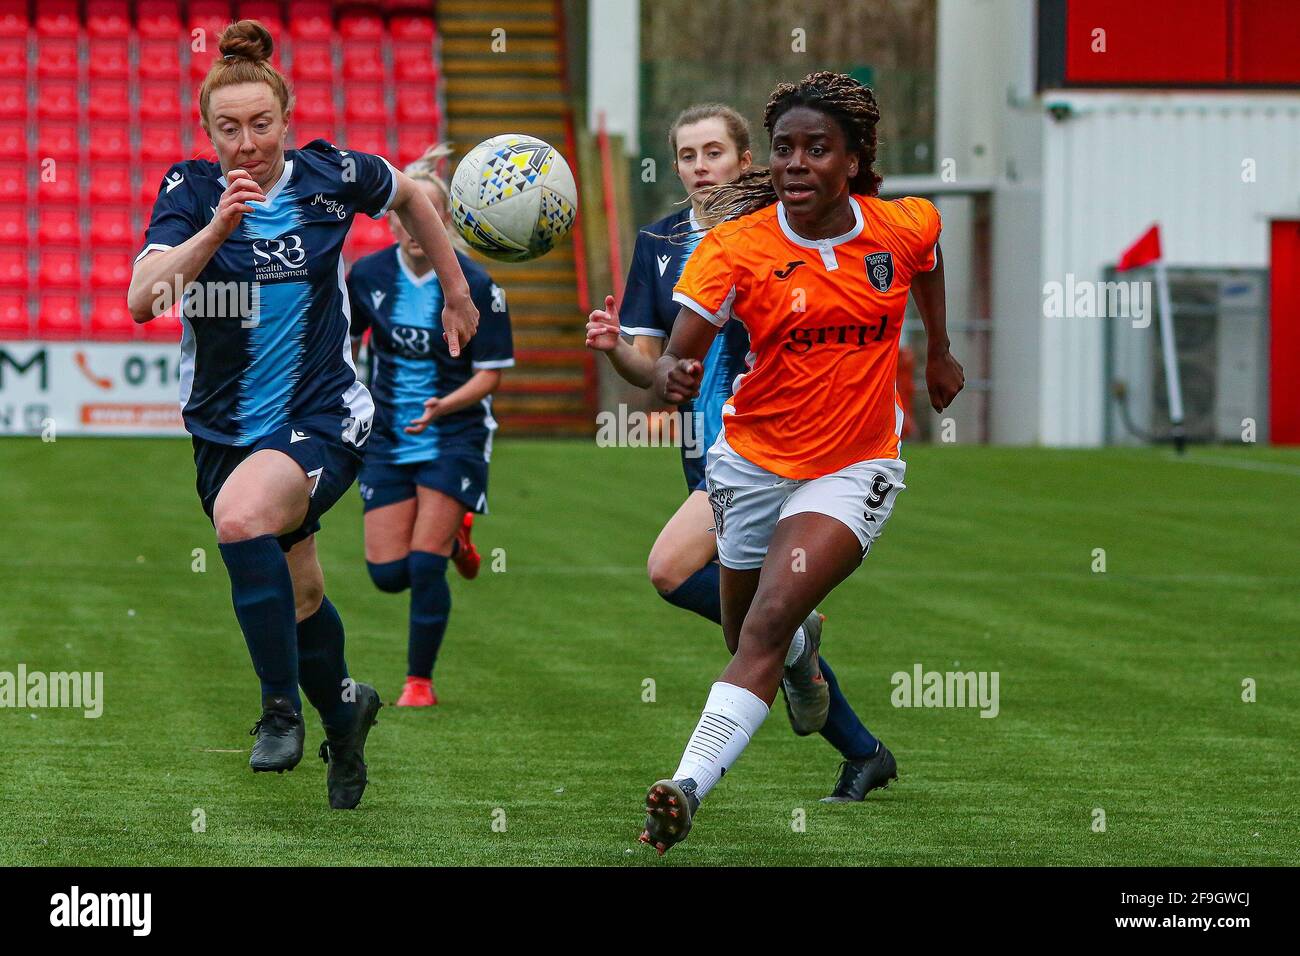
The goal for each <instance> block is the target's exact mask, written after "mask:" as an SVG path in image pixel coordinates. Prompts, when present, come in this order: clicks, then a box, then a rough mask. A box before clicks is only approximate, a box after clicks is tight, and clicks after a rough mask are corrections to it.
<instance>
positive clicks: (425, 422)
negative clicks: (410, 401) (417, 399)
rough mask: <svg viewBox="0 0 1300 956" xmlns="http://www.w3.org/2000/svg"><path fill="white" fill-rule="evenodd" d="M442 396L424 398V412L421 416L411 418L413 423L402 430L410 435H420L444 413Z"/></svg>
mask: <svg viewBox="0 0 1300 956" xmlns="http://www.w3.org/2000/svg"><path fill="white" fill-rule="evenodd" d="M441 406H442V399H441V398H437V397H434V398H426V399H425V400H424V414H423V415H421V416H420V417H419V418H413V419H411V424H409V425H407V426H406V427H405V428H403V429H402V431H404V432H406V434H408V435H418V434H420V432H422V431H424V430H425V429H426V428H428V427H429V425H430V423H431V422H432V421H433V420H434V419H435V418H437V417H438V416H439V415H441V414H442V408H441Z"/></svg>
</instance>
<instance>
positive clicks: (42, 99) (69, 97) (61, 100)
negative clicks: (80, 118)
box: [36, 80, 81, 120]
mask: <svg viewBox="0 0 1300 956" xmlns="http://www.w3.org/2000/svg"><path fill="white" fill-rule="evenodd" d="M80 111H81V97H80V94H79V92H78V89H77V81H76V80H46V81H44V82H43V83H41V85H40V87H39V88H38V89H37V91H36V115H37V116H39V117H40V118H41V119H43V120H45V119H70V120H75V119H76V118H77V114H78V113H79V112H80Z"/></svg>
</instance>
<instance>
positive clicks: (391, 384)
mask: <svg viewBox="0 0 1300 956" xmlns="http://www.w3.org/2000/svg"><path fill="white" fill-rule="evenodd" d="M448 152H450V150H449V149H447V148H446V147H432V148H430V149H429V151H428V152H426V153H425V155H424V156H423V157H421V158H420V159H418V160H416V161H415V162H414V163H412V164H411V165H409V166H407V167H406V170H405V172H406V174H407V176H409V177H410V178H411V179H412V181H414V182H415V183H416V184H417V186H418V188H419V189H421V190H423V191H424V192H425V194H426V195H428V197H429V199H430V200H431V201H432V202H433V205H434V208H436V209H437V210H438V214H439V215H440V216H441V217H442V219H443V221H444V222H450V214H449V212H448V198H449V197H448V192H447V184H446V183H445V182H443V181H442V180H441V179H440V178H439V177H438V175H437V172H436V168H437V167H436V164H437V162H438V160H439V159H441V158H442V157H443V156H445V155H447V153H448ZM388 224H389V227H390V228H391V229H392V231H393V235H394V236H395V237H396V238H397V242H396V243H395V244H394V245H392V246H389V247H388V248H387V249H384V250H382V251H380V252H376V253H375V254H374V255H370V256H365V257H364V258H362V259H359V260H358V261H357V262H356V264H354V265H353V267H352V271H351V273H350V274H349V275H348V293H349V297H350V299H351V303H352V343H353V355H354V357H355V355H356V354H357V348H358V346H359V345H360V343H361V336H362V335H363V334H364V333H365V332H366V331H367V330H369V331H370V351H369V369H370V376H369V382H370V390H371V392H372V394H373V395H374V400H375V427H374V431H373V432H372V433H371V437H370V447H369V448H368V449H367V451H366V463H365V465H364V467H363V468H362V471H361V500H362V506H363V507H364V509H365V525H366V567H367V568H368V569H369V570H370V577H371V579H372V580H373V581H374V582H375V586H376V587H378V588H379V589H380V590H381V591H388V592H390V593H398V592H401V591H405V590H407V589H408V588H409V589H410V592H411V599H410V618H409V629H408V637H407V671H406V675H407V676H406V685H405V687H404V688H403V689H402V694H401V696H400V697H399V698H398V700H397V706H398V707H429V706H432V705H434V704H436V703H438V695H437V693H436V692H435V691H434V688H433V666H434V663H435V661H436V660H437V656H438V650H439V648H440V647H441V646H442V638H443V635H444V634H445V633H446V629H447V620H448V617H449V616H450V614H451V590H450V588H448V587H447V562H448V561H449V560H450V561H451V562H453V563H454V564H455V565H456V569H457V570H458V571H459V572H460V574H461V576H462V577H465V578H472V577H474V576H475V575H476V574H478V568H479V556H478V552H477V550H475V548H474V545H473V542H472V541H471V540H470V528H471V526H472V521H473V516H474V515H475V514H482V513H484V512H486V511H487V480H488V462H489V461H490V460H491V457H492V435H493V433H494V432H495V431H496V428H497V423H496V420H495V419H494V418H493V417H492V393H493V392H495V391H496V389H497V387H498V386H499V385H500V384H501V372H502V370H503V369H506V368H509V367H510V366H512V365H514V364H515V359H514V351H513V347H512V343H511V336H510V313H509V311H508V309H507V308H506V297H505V292H504V291H503V290H502V289H501V287H500V286H498V285H497V284H496V283H494V282H493V281H492V277H491V276H489V275H488V274H487V272H486V271H484V269H483V268H482V267H481V266H480V265H478V264H477V263H476V262H474V261H473V260H472V259H470V258H469V257H468V256H465V255H462V254H460V253H459V252H458V253H457V254H456V255H457V258H458V259H459V261H460V266H461V269H462V271H463V272H464V273H465V277H466V279H467V280H468V282H469V287H470V294H471V296H472V298H473V300H474V304H475V305H476V306H477V307H478V311H479V316H480V322H479V327H478V333H477V334H476V335H475V336H474V340H473V341H472V342H470V345H469V348H468V349H466V350H465V351H464V352H462V353H461V354H460V355H459V356H453V355H452V354H450V352H449V350H448V348H447V346H446V344H445V343H444V342H443V340H442V337H441V335H439V332H440V331H441V330H442V323H443V316H444V314H445V313H444V309H445V308H446V297H445V296H444V294H443V290H442V286H441V284H440V282H439V279H438V276H437V273H436V271H435V270H434V267H433V262H432V260H431V258H430V256H429V254H428V253H427V252H426V251H425V249H424V247H423V246H422V245H421V244H420V242H419V240H417V239H416V238H415V237H414V236H413V235H411V233H410V231H409V230H407V229H406V228H405V227H404V226H403V225H402V222H401V221H400V219H399V218H398V217H397V216H393V215H390V216H389V218H388Z"/></svg>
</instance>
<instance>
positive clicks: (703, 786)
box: [673, 681, 768, 800]
mask: <svg viewBox="0 0 1300 956" xmlns="http://www.w3.org/2000/svg"><path fill="white" fill-rule="evenodd" d="M767 710H768V708H767V704H765V703H763V702H762V701H761V700H759V699H758V698H757V697H756V696H754V695H753V694H752V693H750V692H749V691H747V690H745V688H743V687H737V686H736V685H735V684H727V683H724V682H722V681H718V682H717V683H716V684H714V685H713V687H712V688H711V689H710V690H709V699H708V701H707V702H706V703H705V704H704V713H703V714H701V715H700V722H699V723H698V724H697V725H696V727H695V732H694V733H692V734H691V739H690V740H688V741H687V742H686V752H685V753H683V754H682V762H681V763H680V764H678V766H677V772H676V773H674V774H673V779H674V780H682V779H684V778H686V777H691V778H692V779H694V781H695V784H696V788H697V789H696V791H695V794H696V796H698V797H699V798H700V799H701V800H703V799H704V797H705V796H706V795H707V794H708V792H709V791H710V790H712V789H713V785H714V784H716V783H717V782H718V781H719V780H721V779H722V775H723V774H724V773H726V772H727V770H728V769H729V768H730V767H731V765H732V764H734V763H735V762H736V761H737V760H738V759H739V758H740V755H741V753H742V752H743V751H744V749H745V747H746V746H748V744H749V741H750V738H752V737H753V736H754V734H756V733H757V732H758V728H759V727H761V726H762V725H763V720H764V719H765V718H766V717H767Z"/></svg>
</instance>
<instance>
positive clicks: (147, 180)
mask: <svg viewBox="0 0 1300 956" xmlns="http://www.w3.org/2000/svg"><path fill="white" fill-rule="evenodd" d="M171 167H172V164H171V162H168V163H150V165H148V166H146V167H145V168H144V169H143V170H141V172H140V191H139V192H138V193H137V194H136V198H137V199H138V201H139V203H140V205H141V206H142V207H143V211H144V216H145V222H146V223H147V222H148V221H149V214H150V213H151V212H152V211H153V204H154V201H155V200H156V199H157V198H158V191H159V190H160V189H162V185H163V179H164V178H166V176H167V170H169V169H171Z"/></svg>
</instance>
